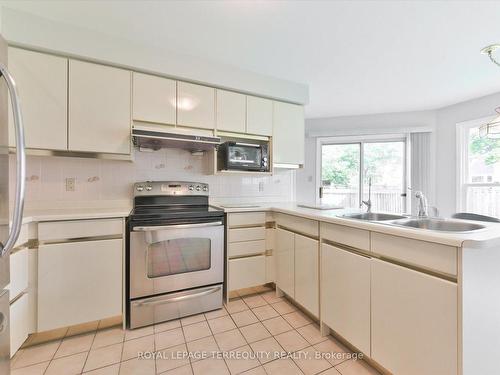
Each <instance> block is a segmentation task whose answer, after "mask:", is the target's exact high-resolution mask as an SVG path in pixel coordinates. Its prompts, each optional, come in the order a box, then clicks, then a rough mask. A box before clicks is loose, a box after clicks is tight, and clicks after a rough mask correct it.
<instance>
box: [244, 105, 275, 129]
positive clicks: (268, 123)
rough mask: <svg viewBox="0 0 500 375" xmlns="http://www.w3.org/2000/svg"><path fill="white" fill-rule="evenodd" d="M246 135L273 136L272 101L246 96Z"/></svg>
mask: <svg viewBox="0 0 500 375" xmlns="http://www.w3.org/2000/svg"><path fill="white" fill-rule="evenodd" d="M246 132H247V133H248V134H256V135H265V136H268V137H270V136H272V135H273V101H272V100H269V99H264V98H257V97H256V96H247V127H246Z"/></svg>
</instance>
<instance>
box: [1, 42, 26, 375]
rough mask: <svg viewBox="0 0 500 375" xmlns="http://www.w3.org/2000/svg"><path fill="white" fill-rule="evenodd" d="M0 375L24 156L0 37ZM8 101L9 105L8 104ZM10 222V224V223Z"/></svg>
mask: <svg viewBox="0 0 500 375" xmlns="http://www.w3.org/2000/svg"><path fill="white" fill-rule="evenodd" d="M0 76H1V77H2V79H0V374H2V375H4V374H9V373H10V329H9V328H10V327H9V308H10V307H9V290H8V289H7V286H8V285H9V280H10V273H9V255H10V250H11V249H12V247H13V246H14V244H15V242H16V241H17V238H18V237H19V231H20V230H21V225H22V216H23V206H24V186H25V175H26V156H25V151H24V134H23V124H22V116H21V107H20V103H19V97H18V95H17V89H16V84H15V81H14V78H13V77H12V76H11V75H10V73H9V71H8V70H7V43H6V42H5V40H4V39H3V38H2V37H1V36H0ZM9 102H10V103H9ZM8 105H11V106H12V119H13V123H14V126H13V128H14V130H13V131H14V133H15V138H16V157H15V163H16V166H15V169H16V182H15V192H14V197H13V199H12V201H13V214H12V216H10V215H9V148H8V145H9V142H8V139H9V137H8V135H9V134H8V132H9V128H8ZM9 223H10V224H9Z"/></svg>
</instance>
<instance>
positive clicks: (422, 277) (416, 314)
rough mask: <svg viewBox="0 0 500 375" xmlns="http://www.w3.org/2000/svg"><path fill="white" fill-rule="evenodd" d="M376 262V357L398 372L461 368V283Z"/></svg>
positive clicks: (443, 374)
mask: <svg viewBox="0 0 500 375" xmlns="http://www.w3.org/2000/svg"><path fill="white" fill-rule="evenodd" d="M371 262H372V263H371V274H372V276H371V288H372V292H371V293H372V294H371V300H372V314H371V329H372V358H373V359H374V360H375V361H377V362H378V363H380V364H381V365H382V366H384V367H385V368H387V369H388V370H389V371H391V372H392V373H394V374H405V375H420V374H440V375H452V374H454V375H455V374H457V323H458V322H457V319H458V318H457V285H456V284H455V283H452V282H449V281H446V280H442V279H439V278H436V277H433V276H429V275H426V274H424V273H420V272H417V271H414V270H410V269H407V268H403V267H400V266H397V265H394V264H390V263H387V262H383V261H379V260H376V259H372V260H371Z"/></svg>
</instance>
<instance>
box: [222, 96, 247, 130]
mask: <svg viewBox="0 0 500 375" xmlns="http://www.w3.org/2000/svg"><path fill="white" fill-rule="evenodd" d="M245 116H246V97H245V95H243V94H238V93H236V92H232V91H226V90H217V130H222V131H228V132H234V133H245V129H246V126H245V122H246V121H245V120H246V119H245Z"/></svg>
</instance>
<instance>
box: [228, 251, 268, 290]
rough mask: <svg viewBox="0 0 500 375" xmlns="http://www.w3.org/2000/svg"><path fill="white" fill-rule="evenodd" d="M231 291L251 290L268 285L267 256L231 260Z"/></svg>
mask: <svg viewBox="0 0 500 375" xmlns="http://www.w3.org/2000/svg"><path fill="white" fill-rule="evenodd" d="M228 262H229V266H228V285H229V291H232V290H238V289H243V288H250V287H253V286H256V285H262V284H265V283H266V257H265V255H259V256H253V257H247V258H239V259H229V261H228Z"/></svg>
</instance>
